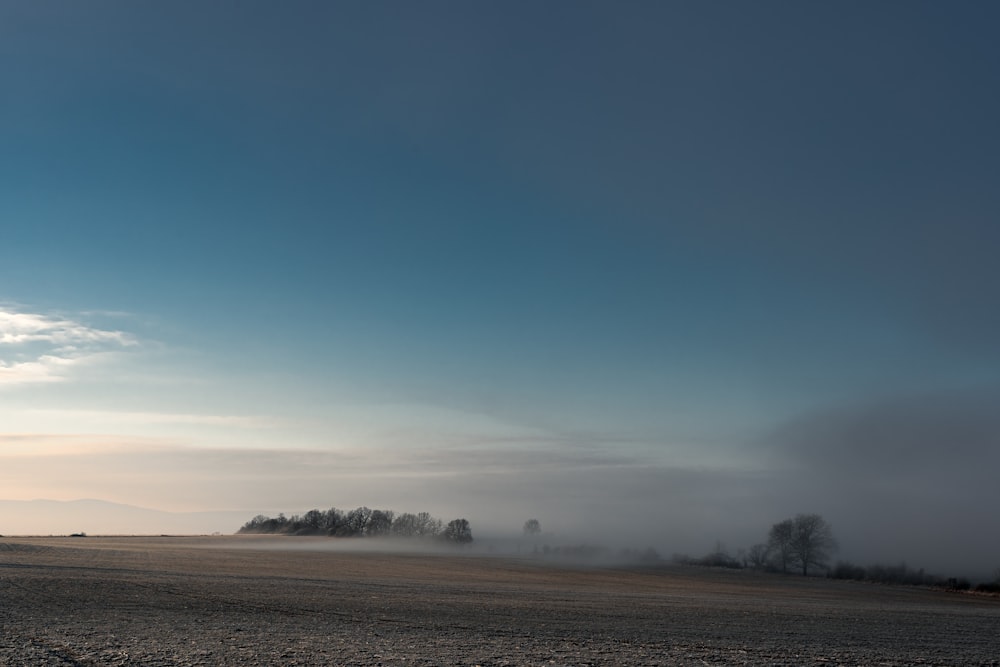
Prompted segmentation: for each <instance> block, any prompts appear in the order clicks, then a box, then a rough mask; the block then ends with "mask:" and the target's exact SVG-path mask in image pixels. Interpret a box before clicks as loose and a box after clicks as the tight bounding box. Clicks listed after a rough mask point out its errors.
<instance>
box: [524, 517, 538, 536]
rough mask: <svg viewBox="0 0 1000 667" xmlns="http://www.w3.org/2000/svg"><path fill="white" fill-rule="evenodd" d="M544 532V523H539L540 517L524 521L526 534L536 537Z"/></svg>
mask: <svg viewBox="0 0 1000 667" xmlns="http://www.w3.org/2000/svg"><path fill="white" fill-rule="evenodd" d="M540 532H542V524H540V523H538V519H528V520H527V521H525V522H524V536H525V537H534V536H536V535H538V534H539V533H540Z"/></svg>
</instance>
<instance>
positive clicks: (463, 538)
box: [443, 519, 472, 544]
mask: <svg viewBox="0 0 1000 667" xmlns="http://www.w3.org/2000/svg"><path fill="white" fill-rule="evenodd" d="M443 537H444V539H446V540H448V541H449V542H455V543H456V544H468V543H469V542H471V541H472V529H471V528H470V527H469V522H468V521H467V520H466V519H455V520H454V521H449V522H448V525H447V526H446V527H445V529H444V534H443Z"/></svg>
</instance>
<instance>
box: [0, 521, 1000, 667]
mask: <svg viewBox="0 0 1000 667" xmlns="http://www.w3.org/2000/svg"><path fill="white" fill-rule="evenodd" d="M329 544H332V542H330V541H324V540H322V539H320V538H292V537H276V538H245V537H203V538H174V537H162V538H153V537H135V538H102V537H87V538H16V539H15V538H0V628H2V630H0V665H133V664H134V665H219V664H223V665H386V666H388V665H706V664H731V665H838V664H842V665H1000V601H998V600H997V599H996V598H986V597H980V596H975V595H968V594H959V593H949V592H944V591H932V590H922V589H915V588H906V587H883V586H874V585H868V584H860V583H852V582H838V581H828V580H824V579H813V578H810V579H808V580H806V579H804V578H801V577H784V576H777V575H763V574H755V573H750V572H728V571H715V570H708V569H700V568H683V567H674V566H663V567H649V568H587V567H573V566H555V565H552V564H547V563H544V562H541V561H538V560H533V559H530V558H523V559H519V558H493V557H485V556H478V555H431V554H400V553H396V554H388V553H376V552H357V551H351V552H345V551H337V550H333V549H325V548H322V547H325V546H327V545H329Z"/></svg>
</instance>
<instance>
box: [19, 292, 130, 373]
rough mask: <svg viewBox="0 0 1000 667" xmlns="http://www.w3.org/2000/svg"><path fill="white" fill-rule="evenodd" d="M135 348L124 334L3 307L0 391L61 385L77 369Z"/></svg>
mask: <svg viewBox="0 0 1000 667" xmlns="http://www.w3.org/2000/svg"><path fill="white" fill-rule="evenodd" d="M136 344H137V341H136V339H135V338H134V337H133V336H132V335H131V334H128V333H126V332H123V331H115V330H107V329H101V328H98V327H94V326H90V325H87V324H84V323H81V322H78V321H76V320H73V319H69V318H66V317H61V316H53V315H45V314H40V313H32V312H25V311H23V310H22V309H19V308H16V307H12V306H0V387H4V386H11V385H23V384H37V383H46V382H61V381H64V380H66V379H67V378H68V377H69V376H70V375H71V374H72V372H73V371H74V370H75V369H76V368H78V367H80V366H83V365H86V364H90V363H95V362H97V361H99V360H100V359H101V358H102V357H106V356H107V355H108V354H109V353H112V352H115V351H117V350H120V349H122V348H125V347H130V346H133V345H136Z"/></svg>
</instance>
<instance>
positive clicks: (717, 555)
mask: <svg viewBox="0 0 1000 667" xmlns="http://www.w3.org/2000/svg"><path fill="white" fill-rule="evenodd" d="M836 550H837V542H836V540H835V539H834V537H833V529H832V528H831V526H830V524H829V523H828V522H827V521H826V520H825V519H824V518H823V517H822V516H820V515H818V514H799V515H797V516H795V517H794V518H791V519H785V520H783V521H779V522H778V523H775V524H774V525H773V526H771V529H770V531H769V532H768V535H767V541H766V542H760V543H758V544H755V545H753V546H752V547H750V548H749V549H746V550H744V549H740V550H739V551H738V552H737V553H736V555H735V556H734V555H732V554H730V553H729V552H728V551H727V550H726V548H725V546H724V545H723V544H722V543H721V542H719V543H717V544H716V547H715V550H714V551H713V552H712V553H709V554H707V555H705V556H703V557H701V558H690V557H688V556H685V555H679V554H675V555H674V561H675V562H680V563H683V564H686V565H703V566H708V567H728V568H749V569H755V570H763V571H767V572H783V573H788V572H792V571H794V572H800V573H801V574H802V575H804V576H809V574H810V573H815V571H816V570H817V569H819V570H824V571H825V573H826V576H827V577H829V578H831V579H853V580H856V581H868V582H872V583H879V584H905V585H911V586H937V587H941V588H949V589H953V590H968V589H971V588H973V586H972V584H971V583H970V582H969V580H968V579H965V578H956V577H943V576H939V575H934V574H929V573H927V572H924V570H923V568H921V569H916V570H915V569H912V568H910V567H908V566H907V565H906V564H905V563H900V564H898V565H880V564H875V565H869V566H868V567H862V566H859V565H855V564H854V563H851V562H849V561H844V560H840V561H837V562H836V563H835V564H833V565H832V566H831V565H830V559H831V557H832V555H833V553H834V552H836ZM975 590H976V591H978V592H981V593H993V594H996V593H1000V569H998V570H997V571H996V573H995V577H994V580H993V581H992V582H984V583H980V584H979V585H977V586H975Z"/></svg>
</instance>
